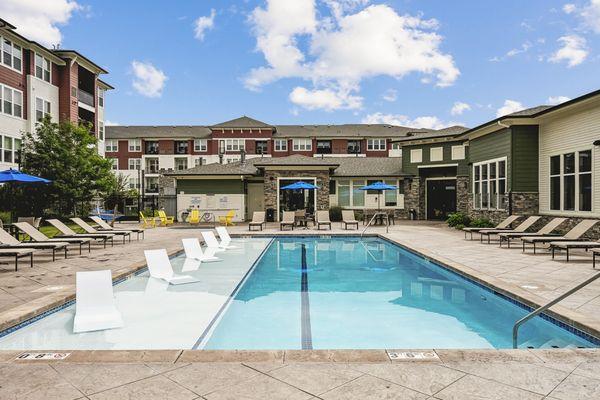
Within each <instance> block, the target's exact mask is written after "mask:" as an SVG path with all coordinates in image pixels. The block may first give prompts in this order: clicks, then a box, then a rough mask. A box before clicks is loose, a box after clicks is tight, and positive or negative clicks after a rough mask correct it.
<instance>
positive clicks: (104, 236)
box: [47, 219, 115, 248]
mask: <svg viewBox="0 0 600 400" xmlns="http://www.w3.org/2000/svg"><path fill="white" fill-rule="evenodd" d="M47 221H48V223H50V225H52V226H53V227H55V228H56V229H58V231H59V232H60V233H61V234H60V235H57V236H55V237H56V238H62V237H65V238H90V239H94V240H96V241H102V244H103V245H104V248H106V242H107V241H108V240H109V239H110V245H111V246H114V242H113V238H114V237H115V235H114V234H113V233H77V232H75V231H74V230H73V229H71V228H69V227H68V226H67V225H65V224H64V223H63V222H62V221H61V220H58V219H48V220H47Z"/></svg>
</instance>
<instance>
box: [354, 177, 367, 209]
mask: <svg viewBox="0 0 600 400" xmlns="http://www.w3.org/2000/svg"><path fill="white" fill-rule="evenodd" d="M363 186H365V181H352V206H354V207H364V206H365V191H364V190H361V189H360V188H361V187H363Z"/></svg>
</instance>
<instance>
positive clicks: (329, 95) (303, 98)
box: [290, 86, 362, 111]
mask: <svg viewBox="0 0 600 400" xmlns="http://www.w3.org/2000/svg"><path fill="white" fill-rule="evenodd" d="M290 101H291V102H292V103H294V104H296V105H298V106H300V107H303V108H306V109H307V110H317V109H321V110H325V111H334V110H340V109H349V110H352V109H357V108H360V107H361V106H362V97H360V96H355V95H352V94H350V93H349V92H347V91H338V92H336V91H334V90H332V89H313V90H310V89H306V88H304V87H300V86H297V87H295V88H294V90H292V92H291V93H290Z"/></svg>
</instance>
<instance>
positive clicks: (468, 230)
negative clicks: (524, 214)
mask: <svg viewBox="0 0 600 400" xmlns="http://www.w3.org/2000/svg"><path fill="white" fill-rule="evenodd" d="M519 218H521V216H520V215H509V216H508V217H507V218H506V219H505V220H504V221H502V222H500V223H499V224H498V225H496V226H495V227H494V228H493V229H498V230H500V229H506V230H510V225H511V224H512V223H513V222H515V221H516V220H518V219H519ZM484 229H490V228H477V227H467V228H463V229H462V230H463V232H465V239H466V238H467V233H470V234H471V240H473V233H479V231H482V230H484Z"/></svg>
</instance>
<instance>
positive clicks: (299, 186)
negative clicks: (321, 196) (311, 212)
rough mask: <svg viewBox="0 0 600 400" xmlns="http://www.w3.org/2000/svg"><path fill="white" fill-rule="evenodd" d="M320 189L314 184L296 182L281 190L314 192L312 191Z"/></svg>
mask: <svg viewBox="0 0 600 400" xmlns="http://www.w3.org/2000/svg"><path fill="white" fill-rule="evenodd" d="M318 188H319V187H318V186H316V185H313V184H312V183H308V182H302V181H298V182H294V183H292V184H290V185H287V186H284V187H282V188H281V189H282V190H295V189H308V190H312V189H318Z"/></svg>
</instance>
